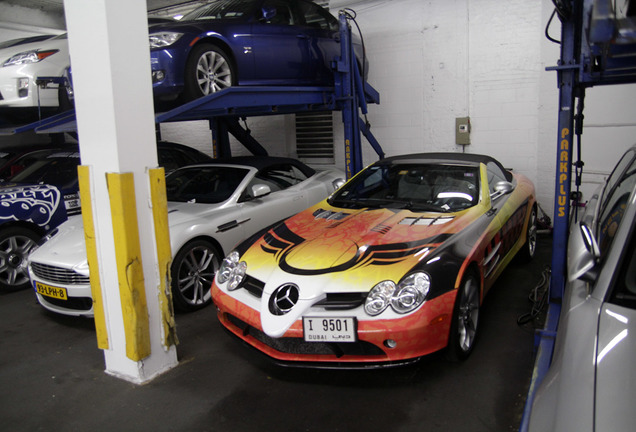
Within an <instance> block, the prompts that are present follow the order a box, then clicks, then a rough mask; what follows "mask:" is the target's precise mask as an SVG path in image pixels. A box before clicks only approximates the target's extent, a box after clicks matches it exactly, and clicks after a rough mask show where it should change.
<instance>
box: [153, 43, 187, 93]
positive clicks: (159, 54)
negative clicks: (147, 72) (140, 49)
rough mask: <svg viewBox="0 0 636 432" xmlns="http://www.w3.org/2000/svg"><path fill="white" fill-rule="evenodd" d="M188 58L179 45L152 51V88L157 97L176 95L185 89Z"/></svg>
mask: <svg viewBox="0 0 636 432" xmlns="http://www.w3.org/2000/svg"><path fill="white" fill-rule="evenodd" d="M186 59H187V55H186V54H185V53H184V52H183V50H182V49H179V48H178V47H177V48H170V49H163V50H152V51H150V68H151V70H152V89H153V93H154V95H155V96H156V97H159V98H164V97H170V96H176V95H178V94H179V93H181V92H182V91H183V88H184V71H185V62H186Z"/></svg>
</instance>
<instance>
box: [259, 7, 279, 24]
mask: <svg viewBox="0 0 636 432" xmlns="http://www.w3.org/2000/svg"><path fill="white" fill-rule="evenodd" d="M262 11H263V20H265V21H269V20H271V19H272V18H274V17H275V16H276V8H275V7H273V6H265V7H264V8H263V9H262Z"/></svg>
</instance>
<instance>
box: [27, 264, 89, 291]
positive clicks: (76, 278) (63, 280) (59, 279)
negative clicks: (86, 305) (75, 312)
mask: <svg viewBox="0 0 636 432" xmlns="http://www.w3.org/2000/svg"><path fill="white" fill-rule="evenodd" d="M31 270H33V273H34V274H35V275H36V276H37V277H39V278H41V279H43V280H46V281H50V282H55V283H59V284H64V285H88V284H89V283H90V280H89V277H88V276H84V275H81V274H79V273H77V272H75V271H73V270H70V269H67V268H63V267H57V266H51V265H48V264H41V263H37V262H32V263H31Z"/></svg>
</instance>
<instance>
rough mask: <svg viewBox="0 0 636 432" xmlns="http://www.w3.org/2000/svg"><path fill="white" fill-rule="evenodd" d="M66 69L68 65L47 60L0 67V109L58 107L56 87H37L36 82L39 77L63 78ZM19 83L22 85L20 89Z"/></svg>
mask: <svg viewBox="0 0 636 432" xmlns="http://www.w3.org/2000/svg"><path fill="white" fill-rule="evenodd" d="M58 54H60V53H58ZM58 54H54V55H53V56H52V57H54V56H56V55H58ZM67 67H68V64H66V65H64V64H62V63H59V62H52V61H49V59H47V60H43V61H42V62H41V63H35V64H30V65H16V66H7V67H0V108H2V107H5V108H28V107H38V106H40V107H57V106H59V96H58V85H57V84H50V85H48V86H46V87H38V85H37V84H36V80H37V79H38V78H41V77H63V76H64V70H65V69H66V68H67ZM20 82H22V83H23V85H22V88H20V87H21V86H20V84H19V83H20Z"/></svg>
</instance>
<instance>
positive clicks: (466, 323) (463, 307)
mask: <svg viewBox="0 0 636 432" xmlns="http://www.w3.org/2000/svg"><path fill="white" fill-rule="evenodd" d="M479 295H480V286H479V279H478V278H477V276H476V275H474V274H472V273H470V274H468V275H466V276H465V277H464V280H462V283H461V285H460V286H459V289H458V291H457V299H456V300H455V307H454V308H453V318H452V319H453V320H452V322H451V328H450V334H449V335H448V348H447V350H446V357H447V358H448V359H449V360H451V361H461V360H465V359H466V358H468V356H469V355H470V353H471V352H472V351H473V348H474V346H475V341H476V339H477V336H478V334H479V310H480V308H479Z"/></svg>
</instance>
